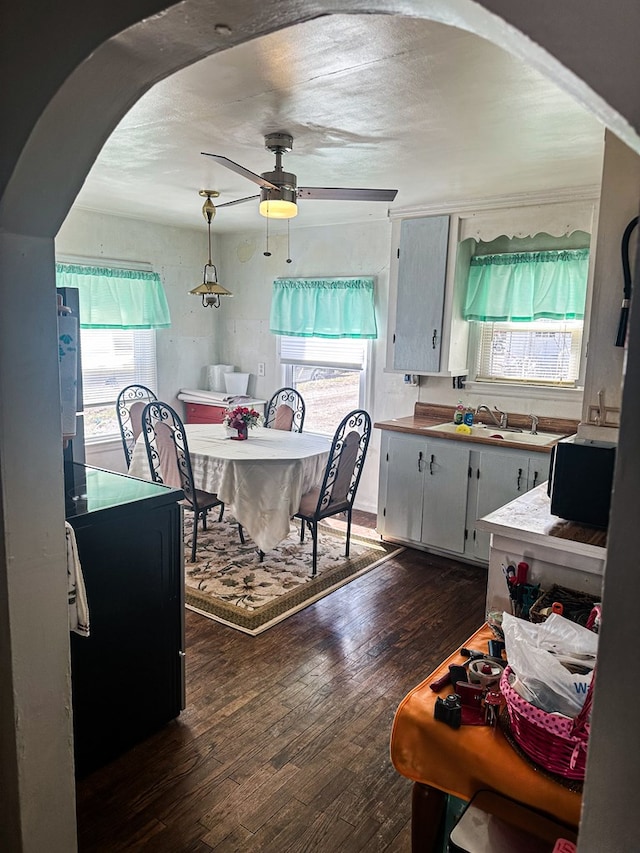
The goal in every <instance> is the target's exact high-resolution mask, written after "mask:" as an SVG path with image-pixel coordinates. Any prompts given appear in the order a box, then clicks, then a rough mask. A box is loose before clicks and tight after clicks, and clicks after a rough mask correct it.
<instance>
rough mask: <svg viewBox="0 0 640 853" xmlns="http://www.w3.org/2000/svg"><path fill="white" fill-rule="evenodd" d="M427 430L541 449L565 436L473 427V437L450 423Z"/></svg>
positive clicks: (426, 428) (480, 426) (552, 433)
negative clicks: (459, 431)
mask: <svg viewBox="0 0 640 853" xmlns="http://www.w3.org/2000/svg"><path fill="white" fill-rule="evenodd" d="M424 429H425V430H430V431H433V432H447V433H450V434H451V433H454V434H456V435H459V436H460V437H461V438H471V439H473V438H482V439H493V440H494V441H495V442H496V444H498V443H499V442H500V441H513V442H515V443H517V444H529V445H531V444H537V445H538V446H539V447H546V446H547V445H549V444H553V443H554V442H555V441H558V439H560V438H564V435H562V434H560V433H555V432H539V433H537V435H531V433H530V432H511V431H510V430H505V429H498V428H497V427H492V426H485V425H475V426H472V427H471V435H469V434H468V433H458V432H456V430H457V429H458V427H457V426H456V424H452V423H451V421H448V422H447V423H444V424H436V425H435V426H430V427H424Z"/></svg>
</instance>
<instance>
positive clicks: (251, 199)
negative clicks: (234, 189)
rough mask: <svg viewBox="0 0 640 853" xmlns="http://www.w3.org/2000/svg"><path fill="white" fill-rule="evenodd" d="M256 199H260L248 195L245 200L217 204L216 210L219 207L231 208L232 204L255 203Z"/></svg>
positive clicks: (239, 199) (238, 199)
mask: <svg viewBox="0 0 640 853" xmlns="http://www.w3.org/2000/svg"><path fill="white" fill-rule="evenodd" d="M255 198H260V196H259V195H248V196H245V197H244V198H237V199H236V200H235V201H225V202H224V204H216V210H218V208H219V207H231V205H232V204H242V203H243V202H245V201H253V199H255Z"/></svg>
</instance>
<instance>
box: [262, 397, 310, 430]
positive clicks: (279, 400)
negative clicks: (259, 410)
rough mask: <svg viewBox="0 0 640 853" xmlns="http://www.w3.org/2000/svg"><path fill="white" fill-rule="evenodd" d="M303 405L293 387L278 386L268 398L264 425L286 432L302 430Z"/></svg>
mask: <svg viewBox="0 0 640 853" xmlns="http://www.w3.org/2000/svg"><path fill="white" fill-rule="evenodd" d="M304 413H305V405H304V400H303V399H302V395H301V394H300V392H299V391H296V389H295V388H280V390H279V391H276V393H275V394H274V395H273V397H272V398H271V399H270V400H269V404H268V406H267V410H266V412H265V418H264V425H265V426H266V427H269V428H271V429H281V430H285V431H286V432H302V427H303V425H304Z"/></svg>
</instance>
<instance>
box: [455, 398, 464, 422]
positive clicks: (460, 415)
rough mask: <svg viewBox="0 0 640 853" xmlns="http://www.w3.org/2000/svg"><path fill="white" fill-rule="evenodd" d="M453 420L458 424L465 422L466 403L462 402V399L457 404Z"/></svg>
mask: <svg viewBox="0 0 640 853" xmlns="http://www.w3.org/2000/svg"><path fill="white" fill-rule="evenodd" d="M453 422H454V424H456V426H457V425H458V424H461V423H464V405H463V403H462V400H458V405H457V406H456V409H455V411H454V413H453Z"/></svg>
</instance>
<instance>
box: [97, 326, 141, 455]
mask: <svg viewBox="0 0 640 853" xmlns="http://www.w3.org/2000/svg"><path fill="white" fill-rule="evenodd" d="M80 358H81V361H82V386H83V388H82V392H83V399H84V413H85V414H84V428H85V438H86V439H88V440H92V439H93V440H96V439H107V438H116V437H117V436H119V435H120V429H119V427H118V421H117V418H116V399H117V397H118V394H119V393H120V391H121V390H122V389H123V388H125V387H126V386H127V385H132V384H137V385H146V386H147V388H150V389H151V390H152V391H154V392H155V391H156V390H157V375H156V333H155V330H154V329H81V330H80Z"/></svg>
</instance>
